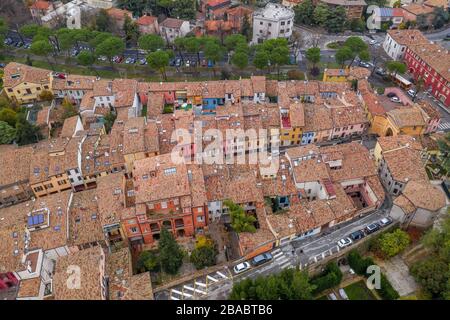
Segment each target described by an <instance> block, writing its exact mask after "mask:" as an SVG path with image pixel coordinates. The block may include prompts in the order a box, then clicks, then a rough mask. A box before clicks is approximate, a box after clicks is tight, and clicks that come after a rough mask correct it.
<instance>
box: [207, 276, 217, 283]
mask: <svg viewBox="0 0 450 320" xmlns="http://www.w3.org/2000/svg"><path fill="white" fill-rule="evenodd" d="M206 277H207V278H208V279H209V280H212V281H214V282H219V280H217V279H216V278H213V277H211V276H210V275H207V276H206Z"/></svg>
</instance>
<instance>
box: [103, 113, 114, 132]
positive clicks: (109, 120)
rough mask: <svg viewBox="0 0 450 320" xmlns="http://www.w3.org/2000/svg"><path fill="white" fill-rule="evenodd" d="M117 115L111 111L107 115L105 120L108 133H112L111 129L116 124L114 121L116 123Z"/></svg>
mask: <svg viewBox="0 0 450 320" xmlns="http://www.w3.org/2000/svg"><path fill="white" fill-rule="evenodd" d="M116 118H117V115H116V114H115V113H114V112H112V111H110V112H108V113H107V114H106V116H105V118H104V120H105V131H106V133H110V132H111V128H112V126H113V124H114V121H116Z"/></svg>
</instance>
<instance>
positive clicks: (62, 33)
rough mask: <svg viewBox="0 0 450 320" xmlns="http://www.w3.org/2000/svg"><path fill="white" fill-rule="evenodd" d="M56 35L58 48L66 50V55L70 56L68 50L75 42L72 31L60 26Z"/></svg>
mask: <svg viewBox="0 0 450 320" xmlns="http://www.w3.org/2000/svg"><path fill="white" fill-rule="evenodd" d="M56 36H57V38H58V44H59V49H60V50H63V51H66V54H67V56H68V57H69V56H70V50H71V49H72V48H73V45H74V44H75V37H74V33H73V32H72V30H71V29H68V28H61V29H59V30H58V31H56Z"/></svg>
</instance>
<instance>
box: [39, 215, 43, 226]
mask: <svg viewBox="0 0 450 320" xmlns="http://www.w3.org/2000/svg"><path fill="white" fill-rule="evenodd" d="M38 220H39V224H41V223H44V215H43V214H40V215H38Z"/></svg>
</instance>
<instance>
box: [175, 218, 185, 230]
mask: <svg viewBox="0 0 450 320" xmlns="http://www.w3.org/2000/svg"><path fill="white" fill-rule="evenodd" d="M175 228H176V229H179V228H184V221H183V219H176V220H175Z"/></svg>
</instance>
